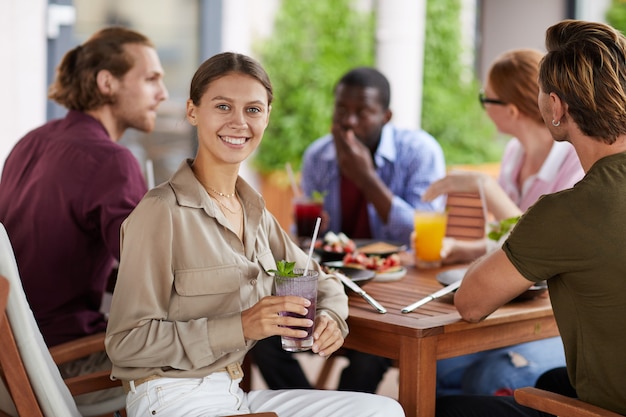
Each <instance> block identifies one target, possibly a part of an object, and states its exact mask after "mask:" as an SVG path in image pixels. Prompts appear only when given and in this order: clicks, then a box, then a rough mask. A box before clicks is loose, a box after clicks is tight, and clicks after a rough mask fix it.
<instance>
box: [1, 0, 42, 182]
mask: <svg viewBox="0 0 626 417" xmlns="http://www.w3.org/2000/svg"><path fill="white" fill-rule="evenodd" d="M47 6H48V2H47V1H46V0H37V1H23V0H3V1H2V2H0V62H1V63H2V65H0V91H2V92H3V95H2V100H0V126H2V135H1V136H0V170H1V169H2V166H3V165H4V160H5V159H6V157H7V156H8V154H9V152H10V151H11V149H12V148H13V146H14V145H15V143H16V142H17V141H18V139H19V138H20V137H22V136H23V135H24V134H25V133H26V132H28V131H29V130H31V129H33V128H35V127H37V126H38V125H40V124H42V123H44V122H45V120H46V91H47V86H46V10H47Z"/></svg>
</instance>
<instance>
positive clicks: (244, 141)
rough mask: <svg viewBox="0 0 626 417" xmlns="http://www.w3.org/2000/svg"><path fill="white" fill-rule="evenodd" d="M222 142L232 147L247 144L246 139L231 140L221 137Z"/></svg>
mask: <svg viewBox="0 0 626 417" xmlns="http://www.w3.org/2000/svg"><path fill="white" fill-rule="evenodd" d="M221 138H222V140H223V141H224V142H226V143H230V144H232V145H243V144H244V143H246V138H231V137H228V136H221Z"/></svg>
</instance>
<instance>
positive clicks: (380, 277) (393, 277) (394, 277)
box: [374, 267, 406, 282]
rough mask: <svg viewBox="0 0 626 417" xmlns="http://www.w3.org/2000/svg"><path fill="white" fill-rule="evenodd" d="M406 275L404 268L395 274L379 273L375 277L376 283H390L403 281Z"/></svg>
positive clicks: (394, 272)
mask: <svg viewBox="0 0 626 417" xmlns="http://www.w3.org/2000/svg"><path fill="white" fill-rule="evenodd" d="M405 275H406V268H405V267H402V268H401V269H399V270H397V271H393V272H383V273H377V274H376V276H375V277H374V281H376V282H389V281H398V280H399V279H402V278H403V277H404V276H405Z"/></svg>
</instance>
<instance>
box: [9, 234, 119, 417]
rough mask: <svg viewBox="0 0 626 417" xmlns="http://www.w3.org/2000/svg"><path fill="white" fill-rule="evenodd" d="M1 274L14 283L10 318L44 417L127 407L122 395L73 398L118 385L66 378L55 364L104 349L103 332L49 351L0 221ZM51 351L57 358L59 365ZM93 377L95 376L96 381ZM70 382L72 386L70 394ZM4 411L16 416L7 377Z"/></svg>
mask: <svg viewBox="0 0 626 417" xmlns="http://www.w3.org/2000/svg"><path fill="white" fill-rule="evenodd" d="M0 275H1V276H3V277H5V278H6V279H7V280H8V282H9V284H10V291H9V297H8V303H7V309H6V312H7V316H8V321H9V324H10V328H11V329H12V331H13V335H14V338H15V343H16V346H17V348H18V351H19V355H20V357H21V360H22V361H23V364H24V369H25V372H26V374H27V375H28V379H29V381H30V386H32V391H33V393H34V395H35V397H36V399H37V403H38V406H39V408H40V410H41V413H42V415H43V416H45V417H58V416H64V417H83V416H99V415H113V413H114V412H115V410H123V409H124V407H125V396H123V395H122V396H120V397H117V398H113V399H111V400H107V401H104V402H102V403H98V404H90V405H87V406H77V405H76V403H75V402H74V399H73V397H72V394H73V395H78V394H83V393H86V392H92V391H97V390H99V389H105V388H110V387H113V386H116V385H120V383H119V381H111V380H110V378H109V377H108V373H107V372H100V373H98V374H97V375H94V374H91V375H89V376H79V377H75V378H71V379H68V380H67V381H64V380H63V378H62V377H61V374H60V373H59V370H58V367H57V363H64V362H67V361H69V360H73V359H77V358H79V357H81V356H85V355H87V354H90V353H93V352H96V351H101V350H103V349H104V334H100V335H94V336H89V337H87V338H85V339H79V340H78V341H72V342H69V343H67V344H63V345H60V346H55V347H53V348H52V349H51V350H48V347H47V346H46V344H45V342H44V340H43V337H42V335H41V332H40V331H39V327H38V326H37V323H36V322H35V318H34V316H33V313H32V311H31V309H30V306H29V304H28V301H27V300H26V296H25V294H24V289H23V288H22V283H21V281H20V277H19V272H18V269H17V264H16V262H15V255H14V253H13V248H12V246H11V242H10V241H9V237H8V235H7V233H6V229H5V228H4V226H3V225H2V224H0ZM51 351H52V352H54V358H55V359H57V362H56V363H55V360H54V359H53V354H51ZM74 353H78V355H74ZM9 365H10V364H9ZM92 376H93V378H95V379H92ZM68 386H69V387H71V389H72V391H71V392H70V388H68ZM21 389H23V390H28V389H29V388H28V387H21ZM1 412H4V413H7V414H8V415H10V416H17V415H18V414H17V411H16V409H15V404H14V401H12V397H11V396H10V395H9V393H8V391H7V387H6V386H5V385H4V381H0V413H1ZM20 414H21V415H25V414H22V413H20ZM26 415H28V416H30V415H31V414H30V413H29V414H26Z"/></svg>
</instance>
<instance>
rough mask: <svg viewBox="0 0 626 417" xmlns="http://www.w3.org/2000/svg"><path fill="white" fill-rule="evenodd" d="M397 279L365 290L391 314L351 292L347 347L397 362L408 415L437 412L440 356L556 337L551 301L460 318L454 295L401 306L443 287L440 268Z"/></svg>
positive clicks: (413, 271)
mask: <svg viewBox="0 0 626 417" xmlns="http://www.w3.org/2000/svg"><path fill="white" fill-rule="evenodd" d="M407 269H408V273H407V275H406V276H405V277H404V278H402V279H401V280H399V281H394V282H369V283H367V284H366V285H365V286H364V287H363V288H364V289H365V290H366V291H367V292H368V293H369V294H370V295H372V296H373V297H374V298H375V299H376V300H378V301H379V302H380V303H381V304H382V305H383V306H384V307H385V308H387V311H388V312H387V314H379V313H377V312H376V311H375V310H374V309H373V308H372V307H371V306H370V305H369V304H367V302H365V300H364V299H363V298H361V297H360V296H358V295H357V294H355V293H353V292H352V291H350V296H349V299H350V301H349V303H350V317H349V318H348V325H349V326H350V334H349V335H348V337H347V338H346V341H345V344H344V347H347V348H350V349H355V350H358V351H361V352H366V353H371V354H375V355H379V356H384V357H387V358H391V359H395V360H397V361H398V367H399V371H400V377H399V379H400V381H399V383H400V385H399V402H400V404H402V406H403V407H404V411H405V413H406V415H407V417H416V416H419V417H432V416H434V415H435V388H436V372H437V369H436V360H437V359H445V358H450V357H454V356H460V355H464V354H468V353H474V352H479V351H483V350H488V349H493V348H498V347H504V346H509V345H515V344H518V343H522V342H528V341H532V340H539V339H545V338H547V337H552V336H558V334H559V333H558V329H557V327H556V323H555V321H554V317H553V314H552V307H551V305H550V300H549V299H548V298H547V297H539V298H536V299H533V300H529V301H514V302H511V303H509V304H507V305H505V306H503V307H501V308H500V309H498V310H497V311H495V312H494V313H493V314H492V315H490V316H489V317H488V318H487V319H485V320H484V321H482V322H480V323H468V322H465V321H463V320H461V318H460V316H459V314H458V312H457V311H456V309H455V307H454V305H453V303H452V299H453V296H452V295H451V294H449V295H446V296H444V297H442V298H440V299H439V300H435V301H431V302H430V303H428V304H426V305H424V306H422V307H420V308H418V309H416V310H414V311H413V312H412V313H408V314H403V313H401V312H400V310H401V309H402V308H403V307H405V306H407V305H409V304H411V303H413V302H414V301H417V300H418V299H420V298H422V297H425V296H427V295H429V294H431V293H433V292H435V291H437V290H439V289H441V288H442V286H441V284H439V283H438V282H437V281H436V279H435V276H436V274H437V273H438V272H441V271H442V270H444V269H449V267H448V268H446V267H444V268H442V269H437V270H418V269H415V268H414V267H413V266H409V267H407Z"/></svg>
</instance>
